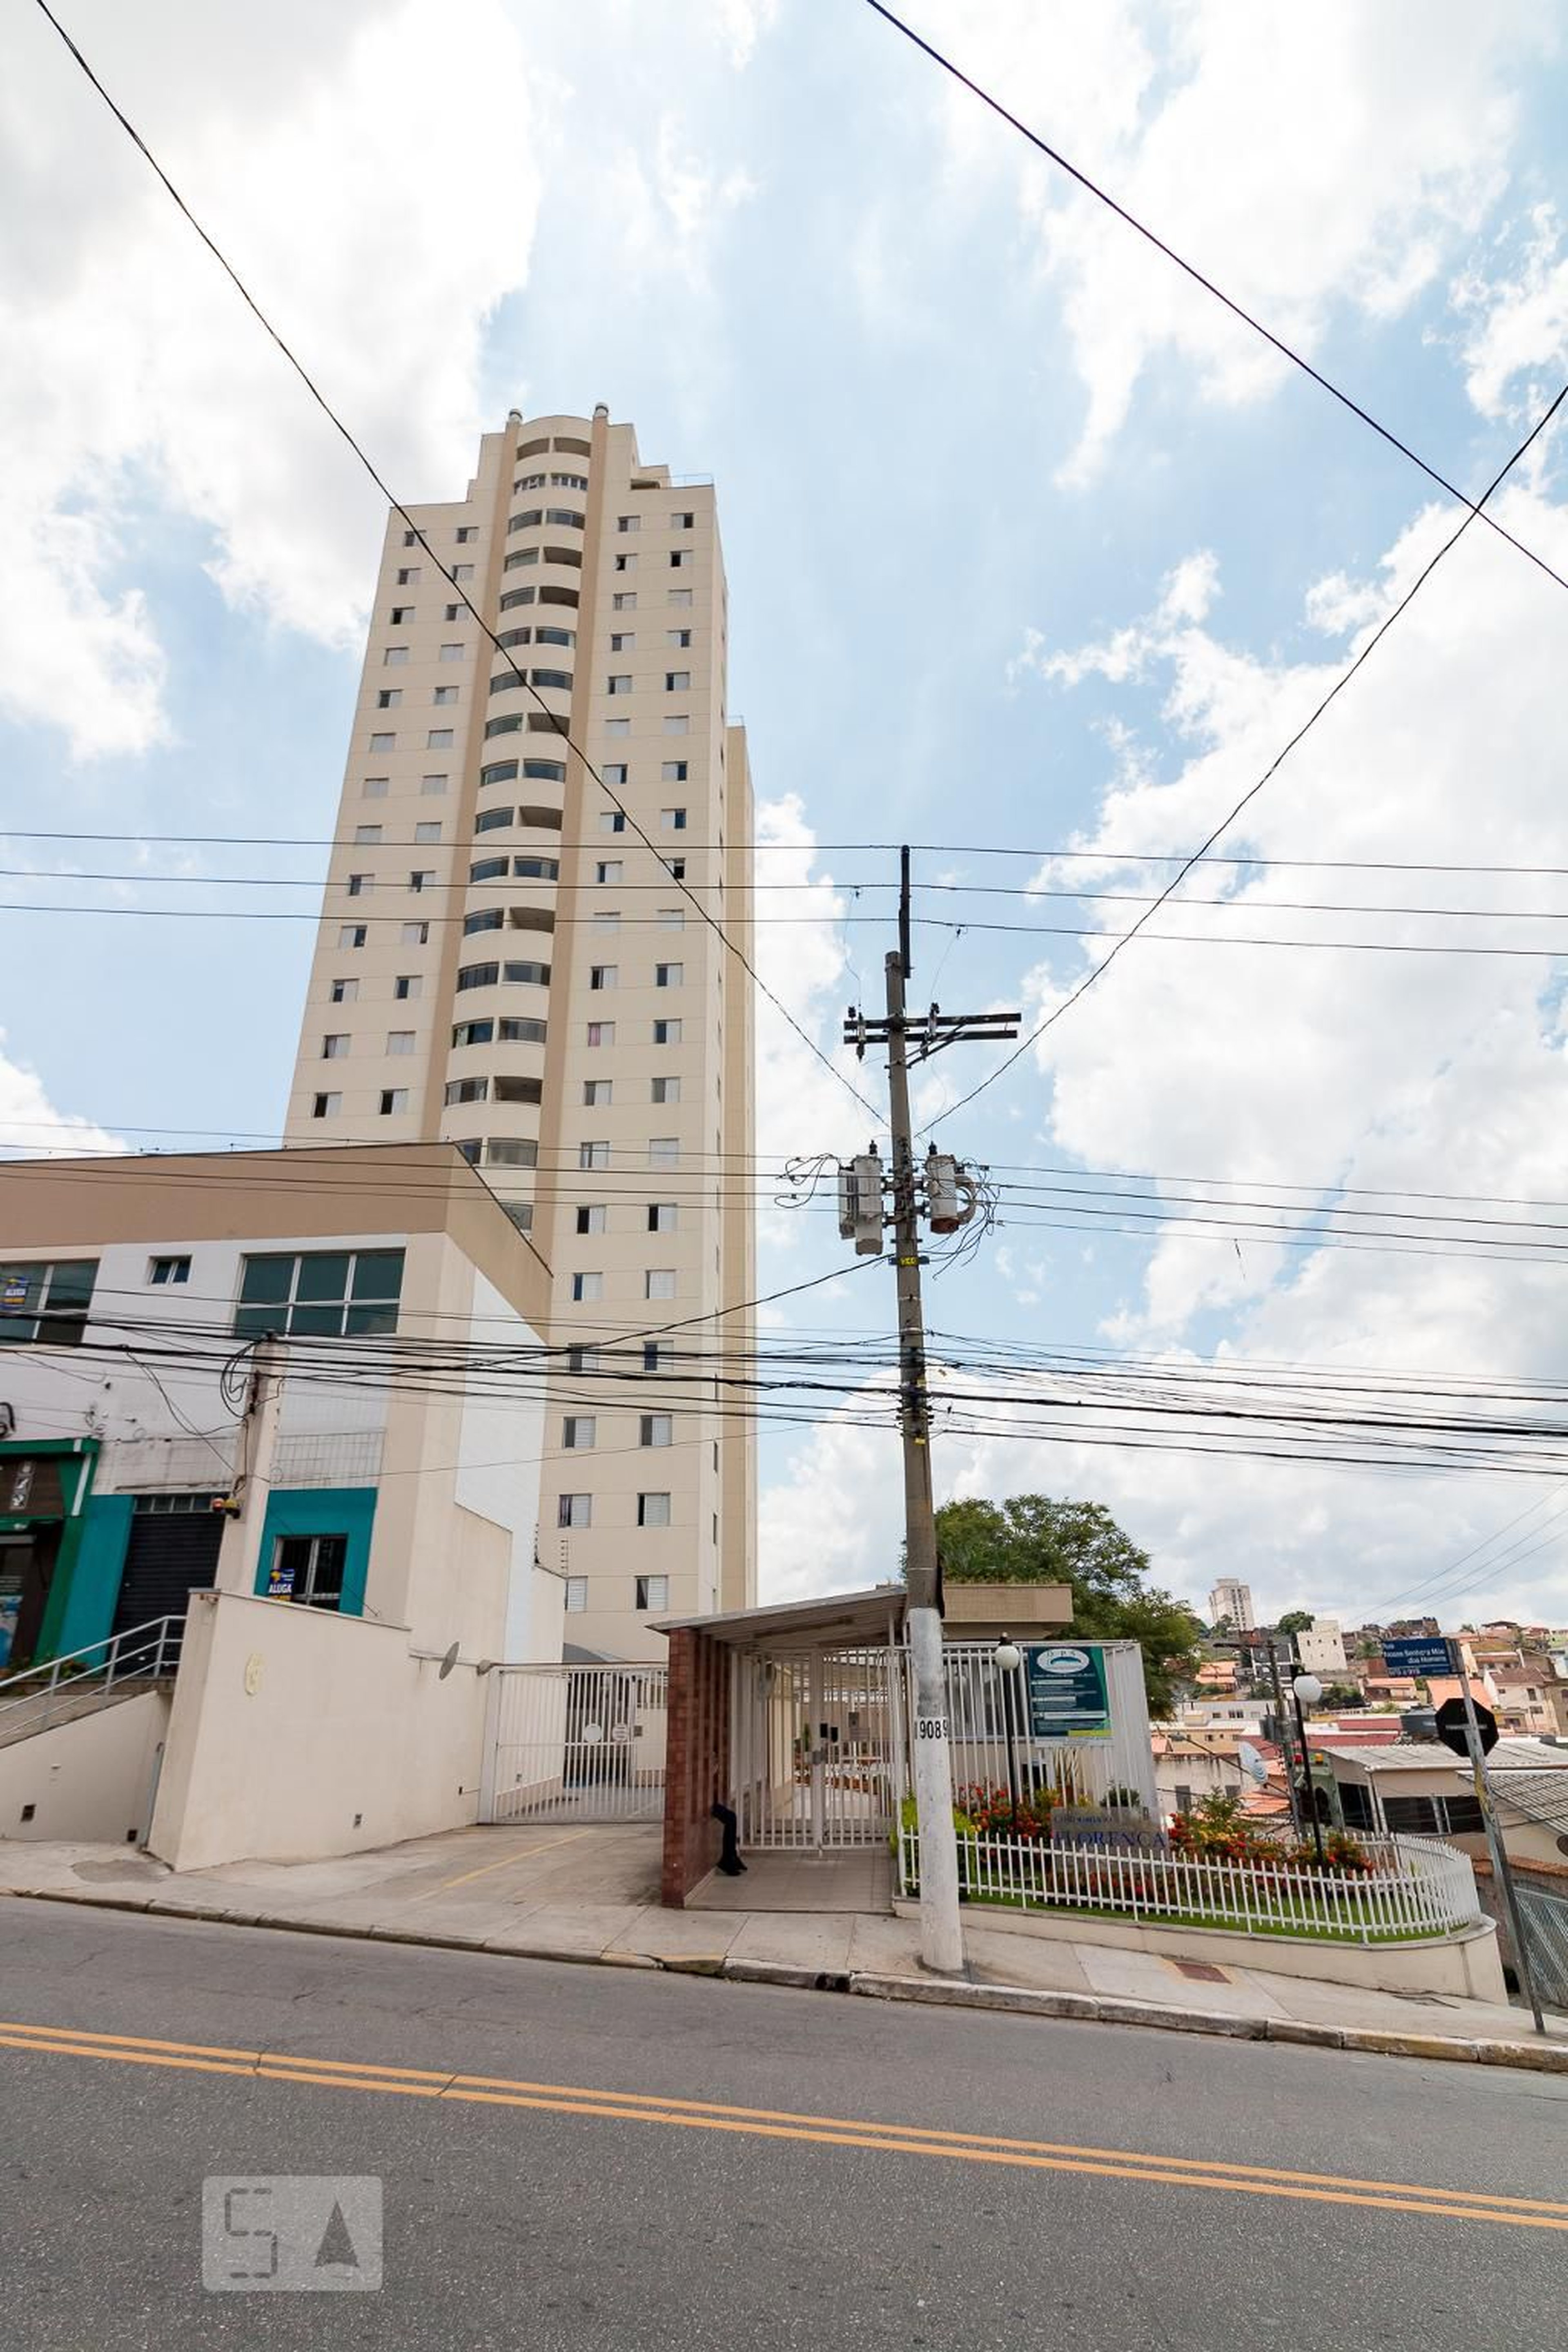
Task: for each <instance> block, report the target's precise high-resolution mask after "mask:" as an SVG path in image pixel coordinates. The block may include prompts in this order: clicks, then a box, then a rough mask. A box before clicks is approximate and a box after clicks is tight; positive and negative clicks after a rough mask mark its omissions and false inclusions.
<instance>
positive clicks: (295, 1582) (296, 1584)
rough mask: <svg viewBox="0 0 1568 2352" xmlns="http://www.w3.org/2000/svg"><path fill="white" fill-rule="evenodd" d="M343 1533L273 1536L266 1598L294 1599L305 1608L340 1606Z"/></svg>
mask: <svg viewBox="0 0 1568 2352" xmlns="http://www.w3.org/2000/svg"><path fill="white" fill-rule="evenodd" d="M348 1557H349V1539H348V1538H347V1536H275V1537H274V1538H273V1542H272V1564H271V1567H270V1568H269V1569H268V1576H267V1598H268V1600H269V1601H300V1602H301V1603H302V1604H303V1606H304V1607H305V1608H307V1609H341V1608H342V1605H343V1570H344V1569H345V1568H346V1567H347V1565H348Z"/></svg>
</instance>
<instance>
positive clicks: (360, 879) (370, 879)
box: [348, 874, 375, 898]
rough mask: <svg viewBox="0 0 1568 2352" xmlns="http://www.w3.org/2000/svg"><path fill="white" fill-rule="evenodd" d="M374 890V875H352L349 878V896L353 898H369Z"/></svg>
mask: <svg viewBox="0 0 1568 2352" xmlns="http://www.w3.org/2000/svg"><path fill="white" fill-rule="evenodd" d="M374 888H375V877H374V874H351V875H350V876H349V877H348V894H349V897H350V898H369V897H370V894H371V892H372V891H373V890H374Z"/></svg>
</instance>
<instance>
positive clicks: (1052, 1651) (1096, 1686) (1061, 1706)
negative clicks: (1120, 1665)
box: [1024, 1642, 1110, 1739]
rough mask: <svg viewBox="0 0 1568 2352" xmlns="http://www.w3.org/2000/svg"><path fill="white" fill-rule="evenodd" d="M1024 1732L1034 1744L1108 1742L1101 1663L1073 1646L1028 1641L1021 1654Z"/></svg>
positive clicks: (1097, 1653) (1090, 1652)
mask: <svg viewBox="0 0 1568 2352" xmlns="http://www.w3.org/2000/svg"><path fill="white" fill-rule="evenodd" d="M1024 1677H1025V1684H1026V1688H1027V1690H1028V1694H1029V1731H1030V1736H1031V1737H1032V1738H1036V1739H1109V1738H1110V1702H1109V1701H1108V1699H1107V1697H1106V1693H1105V1659H1104V1657H1103V1656H1102V1654H1100V1651H1099V1650H1095V1649H1090V1648H1089V1646H1088V1645H1087V1643H1079V1642H1032V1643H1030V1644H1029V1646H1028V1647H1027V1648H1026V1651H1025V1652H1024Z"/></svg>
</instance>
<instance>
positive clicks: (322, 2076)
mask: <svg viewBox="0 0 1568 2352" xmlns="http://www.w3.org/2000/svg"><path fill="white" fill-rule="evenodd" d="M0 2049H5V2050H25V2051H33V2052H38V2053H43V2054H45V2055H47V2056H48V2057H54V2058H96V2059H100V2060H108V2061H110V2062H112V2063H117V2064H120V2065H127V2066H157V2067H162V2068H169V2069H174V2070H177V2071H181V2072H184V2073H188V2074H234V2075H240V2076H248V2077H249V2078H250V2079H251V2080H253V2081H256V2082H262V2083H304V2084H309V2085H310V2087H311V2088H313V2089H316V2090H327V2091H380V2092H383V2093H385V2094H388V2095H392V2096H395V2097H399V2098H405V2099H439V2100H445V2101H448V2102H454V2103H457V2104H458V2105H478V2106H488V2107H527V2108H531V2109H533V2110H535V2111H536V2112H538V2113H542V2114H546V2115H560V2116H595V2117H598V2118H599V2119H601V2120H603V2121H605V2122H609V2123H622V2124H658V2125H661V2126H664V2127H665V2128H666V2129H679V2130H685V2131H710V2132H732V2133H738V2134H740V2135H741V2136H742V2137H746V2138H752V2139H778V2140H794V2141H804V2142H806V2143H808V2144H810V2145H811V2146H813V2147H853V2148H864V2149H869V2150H872V2151H874V2152H876V2153H879V2154H881V2155H885V2156H888V2155H890V2156H923V2157H936V2158H940V2159H942V2161H944V2162H947V2163H958V2164H997V2165H1003V2166H1005V2167H1007V2168H1011V2169H1014V2170H1019V2171H1026V2172H1067V2173H1076V2174H1079V2175H1081V2176H1084V2177H1086V2178H1090V2179H1110V2180H1148V2181H1154V2182H1158V2183H1161V2184H1163V2186H1165V2187H1167V2188H1174V2189H1226V2190H1228V2191H1230V2192H1231V2194H1233V2195H1237V2196H1242V2197H1286V2198H1294V2199H1298V2200H1303V2201H1305V2202H1307V2203H1310V2204H1319V2205H1362V2206H1372V2207H1374V2208H1377V2209H1379V2210H1383V2211H1384V2212H1392V2213H1431V2214H1436V2215H1437V2216H1439V2217H1440V2218H1441V2219H1443V2220H1445V2221H1498V2222H1502V2223H1505V2224H1506V2225H1508V2226H1509V2227H1510V2228H1513V2229H1520V2230H1560V2231H1568V2203H1563V2204H1554V2203H1551V2202H1549V2201H1547V2200H1543V2199H1540V2198H1533V2197H1501V2196H1492V2195H1489V2194H1487V2193H1484V2192H1482V2191H1480V2190H1471V2189H1441V2188H1439V2189H1434V2188H1421V2187H1416V2186H1413V2185H1412V2184H1411V2183H1410V2182H1408V2181H1400V2180H1363V2179H1353V2178H1351V2177H1349V2176H1345V2175H1341V2174H1339V2173H1331V2172H1296V2171H1289V2170H1286V2169H1285V2168H1282V2167H1279V2166H1274V2165H1251V2164H1227V2163H1225V2162H1223V2161H1221V2160H1219V2159H1217V2158H1215V2159H1210V2158H1200V2157H1192V2156H1185V2155H1184V2156H1151V2155H1148V2154H1145V2153H1141V2152H1139V2151H1136V2150H1132V2149H1128V2148H1111V2147H1075V2146H1073V2145H1072V2144H1071V2143H1070V2142H1065V2141H1057V2140H1033V2139H1005V2138H1002V2137H998V2136H996V2135H994V2134H993V2133H989V2132H957V2131H935V2130H931V2129H928V2128H927V2127H926V2126H923V2125H919V2124H879V2123H868V2122H866V2121H864V2120H862V2119H859V2118H854V2117H848V2116H814V2115H794V2114H791V2113H788V2112H787V2111H780V2110H777V2109H774V2108H772V2107H738V2106H723V2105H718V2104H717V2103H715V2102H714V2101H711V2100H707V2099H678V2098H670V2097H667V2096H665V2095H662V2094H659V2093H654V2092H644V2091H602V2090H596V2089H594V2088H591V2087H587V2086H584V2085H581V2084H565V2083H531V2082H523V2081H514V2080H512V2079H511V2078H510V2076H507V2075H500V2074H447V2073H443V2072H441V2071H439V2070H437V2069H435V2068H430V2067H423V2066H383V2065H375V2064H367V2063H363V2062H360V2061H357V2060H353V2059H347V2058H319V2057H316V2056H313V2055H312V2054H310V2053H307V2052H292V2053H290V2052H287V2051H278V2050H234V2049H227V2048H225V2047H222V2046H214V2045H211V2044H208V2043H205V2042H156V2041H153V2040H150V2039H148V2038H146V2037H145V2036H142V2035H140V2034H122V2033H95V2032H89V2031H87V2030H86V2029H84V2028H79V2027H75V2026H58V2025H28V2024H5V2023H0Z"/></svg>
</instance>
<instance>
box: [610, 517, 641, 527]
mask: <svg viewBox="0 0 1568 2352" xmlns="http://www.w3.org/2000/svg"><path fill="white" fill-rule="evenodd" d="M641 529H642V517H641V515H617V516H616V530H641Z"/></svg>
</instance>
